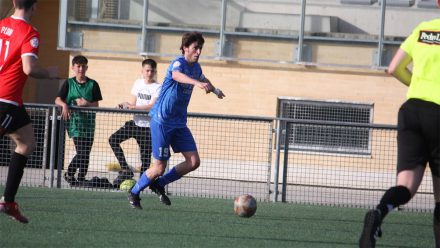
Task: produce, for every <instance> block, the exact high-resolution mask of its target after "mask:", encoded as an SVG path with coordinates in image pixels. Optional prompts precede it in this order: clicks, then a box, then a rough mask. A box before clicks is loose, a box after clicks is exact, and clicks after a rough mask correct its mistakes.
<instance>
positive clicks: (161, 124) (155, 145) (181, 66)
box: [128, 32, 225, 209]
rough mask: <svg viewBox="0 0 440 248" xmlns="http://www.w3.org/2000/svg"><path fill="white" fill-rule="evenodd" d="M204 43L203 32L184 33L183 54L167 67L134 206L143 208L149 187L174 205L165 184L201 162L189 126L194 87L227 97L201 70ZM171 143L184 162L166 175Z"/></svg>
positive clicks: (132, 199)
mask: <svg viewBox="0 0 440 248" xmlns="http://www.w3.org/2000/svg"><path fill="white" fill-rule="evenodd" d="M204 43H205V40H204V38H203V36H202V34H200V33H198V32H189V33H185V34H184V35H183V37H182V44H181V46H180V50H181V51H182V55H181V56H178V57H177V58H176V59H174V60H173V61H172V62H171V64H170V66H169V67H168V69H167V73H166V76H165V80H164V82H163V85H162V90H161V92H160V94H159V97H158V99H157V101H156V104H155V105H154V107H153V108H152V109H151V111H150V113H149V115H150V117H151V120H150V129H151V140H152V149H153V158H154V162H153V165H152V166H151V167H150V168H149V169H148V170H146V171H145V173H144V174H142V176H141V177H140V178H139V180H138V182H137V183H136V185H135V186H134V187H133V188H132V189H131V190H130V191H129V193H128V200H129V202H130V204H131V206H132V207H133V208H137V209H142V207H141V204H140V198H139V194H140V192H141V191H142V190H144V189H145V188H147V187H148V186H150V189H151V190H153V191H154V192H156V193H157V194H158V195H159V199H160V201H161V202H162V203H163V204H165V205H171V201H170V199H169V198H168V197H167V195H166V194H165V189H164V187H165V185H167V184H169V183H171V182H174V181H176V180H179V179H180V178H181V177H182V176H184V175H186V174H188V173H189V172H191V171H193V170H195V169H197V168H198V167H199V165H200V157H199V153H198V152H197V146H196V143H195V141H194V138H193V136H192V134H191V131H190V130H189V128H188V127H187V125H186V121H187V109H188V104H189V101H190V99H191V94H192V92H193V88H194V86H196V87H198V88H200V89H202V90H204V91H205V92H206V93H211V92H213V93H214V94H215V95H217V97H218V98H220V99H222V98H223V97H225V95H224V94H223V92H222V91H221V90H220V89H218V88H215V87H214V85H213V84H212V83H211V82H210V81H209V80H208V78H206V77H205V76H204V75H203V73H202V68H201V67H200V64H199V62H198V60H199V57H200V54H201V53H202V48H203V44H204ZM170 146H171V147H172V148H173V151H174V152H176V153H178V152H181V153H182V155H183V157H184V158H185V161H183V162H182V163H180V164H178V165H176V166H175V167H173V168H172V169H171V170H170V171H168V172H167V173H166V174H165V175H164V172H165V168H166V167H167V162H168V160H169V158H170V156H171V154H170Z"/></svg>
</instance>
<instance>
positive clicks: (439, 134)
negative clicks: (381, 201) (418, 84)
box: [397, 99, 440, 176]
mask: <svg viewBox="0 0 440 248" xmlns="http://www.w3.org/2000/svg"><path fill="white" fill-rule="evenodd" d="M439 142H440V105H437V104H435V103H432V102H427V101H423V100H418V99H409V100H408V101H406V102H405V103H404V104H403V105H402V106H401V107H400V110H399V117H398V124H397V172H400V171H403V170H411V169H414V168H415V167H417V166H419V165H422V166H426V164H427V163H429V167H430V168H431V172H432V174H433V175H435V176H440V168H439V166H440V150H439V148H440V146H439Z"/></svg>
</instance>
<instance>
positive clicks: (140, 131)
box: [108, 120, 151, 172]
mask: <svg viewBox="0 0 440 248" xmlns="http://www.w3.org/2000/svg"><path fill="white" fill-rule="evenodd" d="M130 138H134V139H135V140H136V142H137V144H138V146H139V150H140V155H141V162H142V165H141V172H144V171H145V170H147V169H148V167H150V163H151V133H150V128H149V127H139V126H137V125H136V124H135V123H134V121H133V120H131V121H127V122H126V123H125V124H124V126H122V127H121V128H119V129H118V130H117V131H116V132H115V133H113V134H112V135H111V136H110V138H109V140H108V141H109V144H110V146H111V148H112V150H113V153H114V154H115V156H116V158H117V159H118V162H119V164H120V165H121V168H122V169H125V170H126V169H129V167H128V163H127V160H126V159H125V155H124V151H123V150H122V148H121V143H122V142H124V141H126V140H128V139H130Z"/></svg>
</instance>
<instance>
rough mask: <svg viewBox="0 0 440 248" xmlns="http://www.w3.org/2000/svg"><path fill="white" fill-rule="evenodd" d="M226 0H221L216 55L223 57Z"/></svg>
mask: <svg viewBox="0 0 440 248" xmlns="http://www.w3.org/2000/svg"><path fill="white" fill-rule="evenodd" d="M227 5H228V0H222V16H221V23H220V37H219V48H218V53H217V56H218V57H220V58H221V57H223V53H224V47H225V27H226V10H227Z"/></svg>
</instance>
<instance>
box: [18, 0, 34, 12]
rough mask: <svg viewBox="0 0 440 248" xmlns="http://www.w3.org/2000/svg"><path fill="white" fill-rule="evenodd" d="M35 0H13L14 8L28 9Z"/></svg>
mask: <svg viewBox="0 0 440 248" xmlns="http://www.w3.org/2000/svg"><path fill="white" fill-rule="evenodd" d="M36 2H37V0H14V3H15V8H16V9H24V10H28V9H30V8H32V6H33V5H34V4H35V3H36Z"/></svg>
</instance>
